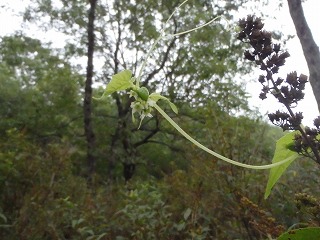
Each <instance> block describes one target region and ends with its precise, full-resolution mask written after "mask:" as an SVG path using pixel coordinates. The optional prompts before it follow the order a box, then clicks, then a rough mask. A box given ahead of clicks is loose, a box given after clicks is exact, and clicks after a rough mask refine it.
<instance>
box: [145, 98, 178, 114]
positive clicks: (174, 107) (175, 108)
mask: <svg viewBox="0 0 320 240" xmlns="http://www.w3.org/2000/svg"><path fill="white" fill-rule="evenodd" d="M149 97H150V99H152V100H153V101H155V102H157V101H158V100H160V99H162V100H165V101H167V102H168V103H169V105H170V107H171V109H172V111H173V112H174V113H175V114H178V108H177V106H176V105H174V104H173V103H172V102H170V100H169V99H168V98H166V97H164V96H161V95H160V94H159V93H152V94H150V96H149Z"/></svg>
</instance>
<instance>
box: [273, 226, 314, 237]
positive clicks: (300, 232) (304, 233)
mask: <svg viewBox="0 0 320 240" xmlns="http://www.w3.org/2000/svg"><path fill="white" fill-rule="evenodd" d="M319 238H320V228H318V227H312V228H300V229H294V230H290V231H288V232H286V233H284V234H282V235H281V236H280V237H279V238H278V240H289V239H290V240H304V239H309V240H317V239H319Z"/></svg>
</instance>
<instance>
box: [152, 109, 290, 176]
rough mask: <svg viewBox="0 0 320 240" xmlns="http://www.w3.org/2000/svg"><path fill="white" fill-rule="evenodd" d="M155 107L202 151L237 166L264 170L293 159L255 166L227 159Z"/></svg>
mask: <svg viewBox="0 0 320 240" xmlns="http://www.w3.org/2000/svg"><path fill="white" fill-rule="evenodd" d="M154 107H155V109H157V111H158V112H159V113H160V114H161V115H162V116H163V117H164V118H165V119H166V120H167V121H168V122H169V123H170V124H171V125H172V126H173V127H174V128H175V129H176V130H177V131H178V132H179V133H180V134H181V135H182V136H184V137H185V138H186V139H188V140H189V141H190V142H192V143H193V144H194V145H196V146H197V147H198V148H200V149H202V150H203V151H205V152H207V153H209V154H211V155H213V156H215V157H217V158H219V159H221V160H223V161H225V162H228V163H231V164H233V165H236V166H239V167H243V168H248V169H255V170H264V169H270V168H273V167H277V166H279V165H282V164H284V163H286V162H289V161H290V160H292V159H294V158H295V156H291V157H288V158H286V159H284V160H282V161H280V162H276V163H272V164H267V165H261V166H257V165H250V164H245V163H240V162H237V161H234V160H232V159H229V158H227V157H224V156H222V155H220V154H219V153H216V152H214V151H212V150H211V149H209V148H207V147H205V146H203V145H202V144H201V143H199V142H198V141H197V140H195V139H194V138H192V137H191V136H190V135H189V134H188V133H186V132H185V131H184V130H183V129H182V128H181V127H179V125H178V124H176V123H175V121H173V120H172V118H171V117H169V115H168V114H166V113H165V112H164V111H163V110H162V109H161V108H160V107H159V106H158V105H157V104H155V105H154Z"/></svg>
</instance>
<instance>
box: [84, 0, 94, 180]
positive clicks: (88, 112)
mask: <svg viewBox="0 0 320 240" xmlns="http://www.w3.org/2000/svg"><path fill="white" fill-rule="evenodd" d="M89 2H90V9H89V16H88V18H89V19H88V52H87V57H88V63H87V74H86V82H85V92H84V102H83V113H84V131H85V136H86V140H87V164H88V176H89V178H90V177H91V176H92V174H93V173H94V172H95V162H96V160H95V156H94V146H95V135H94V132H93V128H92V77H93V52H94V19H95V9H96V3H97V0H90V1H89Z"/></svg>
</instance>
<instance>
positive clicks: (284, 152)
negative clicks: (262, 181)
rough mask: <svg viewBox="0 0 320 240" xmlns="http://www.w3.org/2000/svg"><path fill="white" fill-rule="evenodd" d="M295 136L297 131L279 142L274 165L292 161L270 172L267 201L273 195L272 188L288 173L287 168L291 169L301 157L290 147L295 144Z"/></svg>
mask: <svg viewBox="0 0 320 240" xmlns="http://www.w3.org/2000/svg"><path fill="white" fill-rule="evenodd" d="M295 134H297V132H296V131H294V132H290V133H287V134H286V135H285V136H283V137H282V138H280V139H279V140H278V141H277V144H276V150H275V152H274V156H273V159H272V163H276V162H279V161H282V160H283V159H290V161H288V162H286V163H285V164H282V165H279V166H277V167H274V168H272V169H271V170H270V174H269V179H268V183H267V188H266V192H265V194H264V198H265V199H266V198H268V196H269V195H270V193H271V189H272V187H273V186H274V185H275V184H276V182H277V181H278V180H279V178H280V177H281V175H282V174H283V173H284V172H285V171H286V169H287V167H289V165H290V164H291V163H292V162H293V161H294V160H296V159H297V158H298V157H299V154H298V153H297V152H294V151H292V150H291V149H290V145H292V143H293V138H294V136H295Z"/></svg>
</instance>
